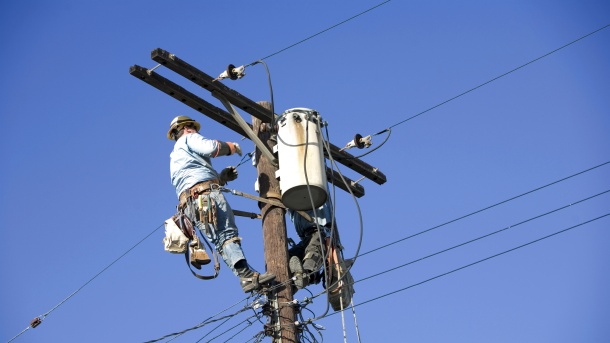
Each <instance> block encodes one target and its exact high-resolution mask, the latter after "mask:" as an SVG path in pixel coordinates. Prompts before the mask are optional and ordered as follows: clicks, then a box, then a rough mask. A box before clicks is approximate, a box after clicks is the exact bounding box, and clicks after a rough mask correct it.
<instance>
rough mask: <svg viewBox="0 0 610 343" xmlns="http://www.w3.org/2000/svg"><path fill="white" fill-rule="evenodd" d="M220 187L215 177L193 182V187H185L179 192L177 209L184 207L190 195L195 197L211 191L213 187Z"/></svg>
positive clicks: (192, 197)
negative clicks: (184, 189) (185, 188)
mask: <svg viewBox="0 0 610 343" xmlns="http://www.w3.org/2000/svg"><path fill="white" fill-rule="evenodd" d="M219 187H220V181H218V180H217V179H213V180H207V181H202V182H199V183H197V184H195V185H194V186H193V187H191V188H189V189H187V190H186V191H184V192H182V193H181V194H180V197H179V199H180V203H179V205H178V208H179V209H182V208H184V206H186V201H187V200H188V198H189V197H190V198H191V199H197V197H198V196H199V195H200V194H206V193H209V192H211V191H212V190H214V189H217V188H219Z"/></svg>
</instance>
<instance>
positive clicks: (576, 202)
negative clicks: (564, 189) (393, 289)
mask: <svg viewBox="0 0 610 343" xmlns="http://www.w3.org/2000/svg"><path fill="white" fill-rule="evenodd" d="M608 192H610V189H609V190H606V191H603V192H601V193H597V194H595V195H592V196H589V197H587V198H584V199H581V200H578V201H574V202H570V203H569V204H567V205H565V206H562V207H559V208H556V209H554V210H552V211H548V212H545V213H543V214H539V215H537V216H535V217H531V218H529V219H526V220H523V221H521V222H518V223H516V224H512V225H509V226H507V227H505V228H503V229H499V230H496V231H493V232H490V233H488V234H485V235H482V236H479V237H477V238H474V239H471V240H468V241H466V242H463V243H460V244H458V245H454V246H452V247H450V248H447V249H443V250H441V251H438V252H435V253H434V254H430V255H427V256H424V257H421V258H418V259H416V260H413V261H410V262H408V263H405V264H401V265H399V266H396V267H393V268H390V269H387V270H384V271H382V272H379V273H375V274H373V275H370V276H367V277H365V278H362V279H360V280H357V281H354V283H358V282H360V281H365V280H368V279H372V278H374V277H377V276H380V275H383V274H386V273H389V272H392V271H395V270H397V269H400V268H403V267H406V266H409V265H412V264H415V263H417V262H421V261H423V260H425V259H428V258H430V257H433V256H437V255H440V254H442V253H445V252H448V251H450V250H453V249H456V248H459V247H462V246H465V245H468V244H470V243H474V242H476V241H479V240H481V239H483V238H487V237H491V236H493V235H495V234H498V233H500V232H504V231H507V230H510V229H513V228H515V227H517V226H519V225H521V224H525V223H529V222H531V221H533V220H536V219H539V218H542V217H545V216H547V215H549V214H552V213H555V212H559V211H561V210H565V209H567V208H569V207H571V206H573V205H577V204H580V203H583V202H586V201H589V200H591V199H593V198H596V197H598V196H601V195H604V194H606V193H608Z"/></svg>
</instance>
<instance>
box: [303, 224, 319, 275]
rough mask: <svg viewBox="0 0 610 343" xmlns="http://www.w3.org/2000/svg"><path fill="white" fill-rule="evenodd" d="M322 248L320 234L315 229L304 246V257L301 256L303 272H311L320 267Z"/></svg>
mask: <svg viewBox="0 0 610 343" xmlns="http://www.w3.org/2000/svg"><path fill="white" fill-rule="evenodd" d="M322 249H323V247H322V243H321V241H320V234H319V233H318V232H317V231H316V232H314V233H313V234H312V235H311V238H310V240H309V242H308V243H307V247H306V248H305V257H303V270H304V271H305V273H307V274H311V273H313V272H317V271H318V270H319V269H320V268H322V264H323V263H324V255H323V252H322Z"/></svg>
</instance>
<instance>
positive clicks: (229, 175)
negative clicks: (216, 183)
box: [218, 166, 237, 186]
mask: <svg viewBox="0 0 610 343" xmlns="http://www.w3.org/2000/svg"><path fill="white" fill-rule="evenodd" d="M218 178H219V179H220V185H221V186H224V185H226V184H227V182H229V181H233V180H235V179H237V169H236V168H235V167H231V166H229V167H226V168H225V169H223V170H222V171H221V172H220V175H219V176H218Z"/></svg>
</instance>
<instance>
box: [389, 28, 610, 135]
mask: <svg viewBox="0 0 610 343" xmlns="http://www.w3.org/2000/svg"><path fill="white" fill-rule="evenodd" d="M609 26H610V24H608V25H605V26H603V27H601V28H599V29H597V30H595V31H593V32H590V33H587V34H586V35H584V36H582V37H580V38H578V39H575V40H573V41H571V42H569V43H568V44H565V45H563V46H561V47H559V48H557V49H555V50H553V51H551V52H549V53H546V54H544V55H542V56H540V57H538V58H535V59H533V60H531V61H529V62H527V63H525V64H522V65H520V66H519V67H517V68H515V69H512V70H510V71H507V72H506V73H504V74H502V75H500V76H496V77H494V78H493V79H491V80H489V81H487V82H484V83H482V84H480V85H478V86H476V87H474V88H471V89H469V90H467V91H465V92H463V93H461V94H458V95H456V96H454V97H453V98H450V99H448V100H445V101H443V102H441V103H440V104H438V105H436V106H432V107H430V108H428V109H427V110H425V111H422V112H419V113H418V114H416V115H414V116H412V117H409V118H407V119H405V120H403V121H400V122H398V123H396V124H394V125H392V126H390V127H389V128H393V127H395V126H398V125H400V124H403V123H405V122H407V121H409V120H411V119H414V118H416V117H419V116H420V115H422V114H424V113H426V112H429V111H431V110H433V109H435V108H437V107H440V106H442V105H444V104H446V103H448V102H450V101H453V100H455V99H457V98H459V97H461V96H462V95H466V94H468V93H470V92H472V91H474V90H476V89H479V88H481V87H483V86H485V85H487V84H489V83H492V82H493V81H496V80H498V79H500V78H502V77H504V76H506V75H508V74H511V73H513V72H515V71H517V70H519V69H521V68H523V67H526V66H528V65H530V64H532V63H534V62H536V61H538V60H541V59H543V58H545V57H547V56H549V55H551V54H553V53H555V52H557V51H559V50H561V49H563V48H566V47H568V46H570V45H572V44H574V43H576V42H578V41H580V40H582V39H584V38H586V37H588V36H591V35H593V34H595V33H597V32H599V31H601V30H603V29H605V28H607V27H609Z"/></svg>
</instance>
